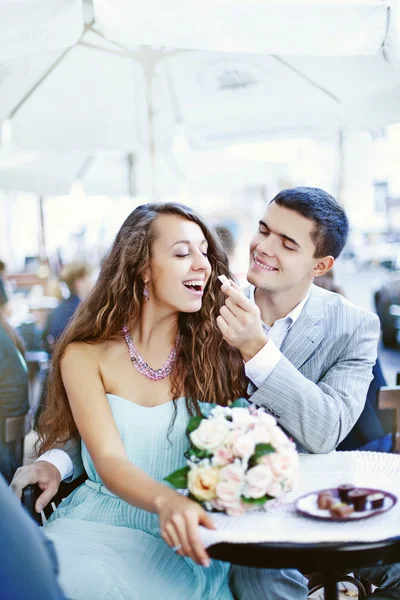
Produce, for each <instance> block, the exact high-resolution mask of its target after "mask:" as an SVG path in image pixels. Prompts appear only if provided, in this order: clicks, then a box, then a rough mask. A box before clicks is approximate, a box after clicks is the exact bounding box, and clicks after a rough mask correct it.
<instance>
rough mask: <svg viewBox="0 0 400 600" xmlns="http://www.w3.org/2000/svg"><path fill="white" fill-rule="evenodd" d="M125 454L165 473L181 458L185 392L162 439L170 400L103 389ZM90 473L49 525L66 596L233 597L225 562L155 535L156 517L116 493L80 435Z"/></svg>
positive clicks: (110, 599) (82, 599) (89, 599)
mask: <svg viewBox="0 0 400 600" xmlns="http://www.w3.org/2000/svg"><path fill="white" fill-rule="evenodd" d="M107 396H108V400H109V402H110V405H111V409H112V412H113V415H114V419H115V421H116V423H117V426H118V429H119V432H120V434H121V437H122V440H123V443H124V446H125V450H126V453H127V455H128V457H129V459H130V460H131V461H132V462H133V463H134V464H135V465H136V466H137V467H140V468H141V469H143V470H144V471H145V472H146V473H147V474H148V475H150V476H151V477H153V478H154V479H157V480H158V481H162V480H163V478H164V477H165V476H166V475H168V474H169V473H171V472H172V471H174V470H175V469H179V468H181V467H182V466H184V464H185V459H184V452H185V451H186V449H187V447H188V440H187V437H186V435H185V431H186V427H187V423H188V418H189V417H188V413H187V409H186V404H185V400H184V398H180V399H179V400H177V407H178V414H177V417H176V421H175V423H174V426H173V429H172V431H171V432H170V433H169V439H167V433H168V428H169V426H170V424H171V421H172V417H173V403H172V402H168V403H166V404H162V405H160V406H156V407H153V408H145V407H143V406H140V405H138V404H134V403H133V402H129V401H128V400H125V399H124V398H121V397H119V396H114V395H113V394H107ZM82 459H83V463H84V466H85V469H86V472H87V474H88V476H89V480H88V481H87V482H86V483H84V484H83V485H81V486H80V487H79V488H78V489H77V490H75V491H74V492H73V493H72V494H71V495H70V496H68V498H66V499H65V500H64V501H63V502H62V503H61V504H60V506H59V507H58V509H57V510H56V511H55V513H54V514H53V515H52V517H51V519H50V521H49V522H48V524H47V525H46V534H47V535H48V537H49V538H50V539H51V540H52V541H53V542H54V544H55V546H56V550H57V555H58V559H59V564H60V584H61V586H62V588H63V590H64V592H65V594H66V596H67V598H68V599H69V600H128V599H129V600H159V599H162V600H178V599H179V600H181V599H186V598H190V599H191V600H232V599H233V596H232V594H231V592H230V590H229V587H228V570H229V564H227V563H222V562H219V561H211V566H210V567H209V568H204V567H201V566H200V565H197V564H195V563H194V562H193V561H192V560H191V559H190V558H187V557H181V556H178V555H177V554H176V553H175V552H173V550H172V549H171V548H170V547H169V546H167V544H166V543H165V542H164V541H163V539H162V538H161V535H160V530H159V522H158V517H157V515H155V514H152V513H148V512H146V511H144V510H142V509H139V508H136V507H134V506H132V505H130V504H128V503H127V502H124V501H123V500H121V499H120V498H118V497H116V496H114V495H113V494H111V492H109V491H108V490H107V489H105V488H104V486H102V485H101V480H100V478H99V476H98V474H97V472H96V470H95V467H94V465H93V462H92V460H91V458H90V456H89V453H88V451H87V449H86V447H85V445H84V444H83V443H82Z"/></svg>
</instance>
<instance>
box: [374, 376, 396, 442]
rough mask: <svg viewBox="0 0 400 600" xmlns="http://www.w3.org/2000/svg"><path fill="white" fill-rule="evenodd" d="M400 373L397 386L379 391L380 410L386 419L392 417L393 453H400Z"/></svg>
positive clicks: (386, 387) (385, 387)
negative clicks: (386, 416)
mask: <svg viewBox="0 0 400 600" xmlns="http://www.w3.org/2000/svg"><path fill="white" fill-rule="evenodd" d="M399 382H400V373H397V378H396V383H397V385H395V386H393V387H390V386H384V387H381V388H379V390H378V410H379V412H380V413H381V414H382V417H383V418H384V416H385V414H386V415H388V416H389V417H390V420H391V423H392V440H393V442H392V448H391V452H396V453H399V452H400V383H399Z"/></svg>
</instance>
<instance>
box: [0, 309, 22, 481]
mask: <svg viewBox="0 0 400 600" xmlns="http://www.w3.org/2000/svg"><path fill="white" fill-rule="evenodd" d="M23 355H24V346H23V343H22V341H21V339H20V338H19V336H18V335H17V333H16V332H15V331H14V329H13V328H12V327H11V325H10V324H9V323H8V322H7V321H6V319H5V318H4V315H2V314H1V312H0V473H1V474H2V475H3V476H4V477H5V479H6V480H7V481H8V482H10V481H11V479H12V477H13V475H14V472H15V471H16V469H17V468H18V467H20V466H21V465H22V460H23V449H24V438H23V437H21V438H19V439H14V440H12V441H6V436H5V432H6V425H7V419H9V418H10V417H22V416H24V415H26V414H27V413H28V411H29V394H28V370H27V367H26V363H25V360H24V357H23Z"/></svg>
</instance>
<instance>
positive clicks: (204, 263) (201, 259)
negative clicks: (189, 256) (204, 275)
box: [193, 252, 209, 271]
mask: <svg viewBox="0 0 400 600" xmlns="http://www.w3.org/2000/svg"><path fill="white" fill-rule="evenodd" d="M208 266H209V262H208V258H207V256H204V254H202V253H201V252H199V253H198V254H197V255H196V257H195V260H194V263H193V269H194V270H195V271H200V270H201V271H204V269H206V268H207V267H208Z"/></svg>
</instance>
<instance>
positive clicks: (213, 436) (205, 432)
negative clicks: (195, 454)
mask: <svg viewBox="0 0 400 600" xmlns="http://www.w3.org/2000/svg"><path fill="white" fill-rule="evenodd" d="M228 433H229V424H228V422H227V421H226V419H203V420H202V421H200V425H199V426H198V428H197V429H195V430H194V431H192V433H191V434H190V439H191V441H192V443H193V444H194V445H195V446H196V447H197V448H199V449H200V450H208V451H210V452H212V451H213V450H215V449H216V448H218V447H219V446H221V445H222V443H223V441H224V439H225V438H226V436H227V434H228Z"/></svg>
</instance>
